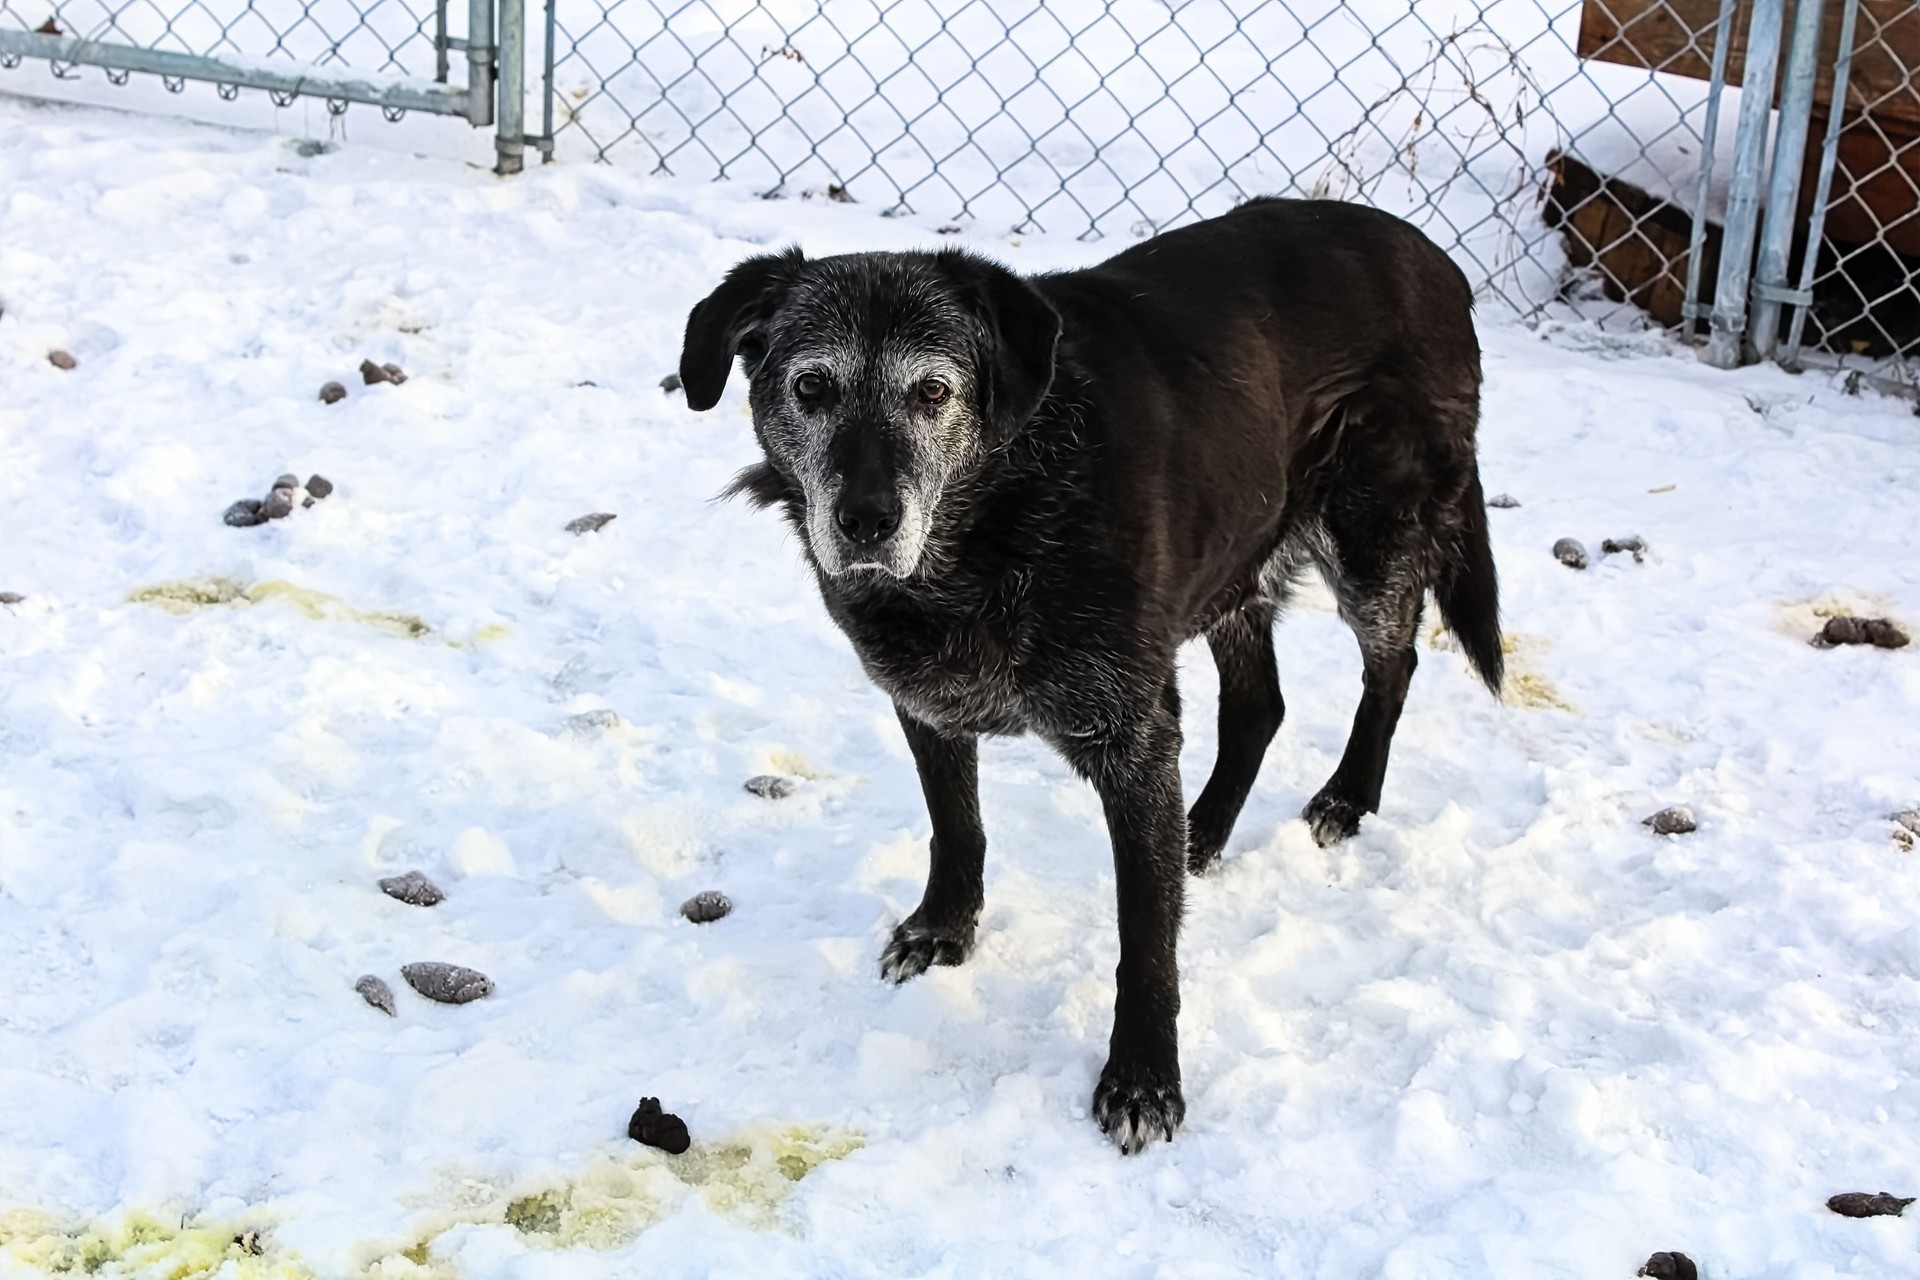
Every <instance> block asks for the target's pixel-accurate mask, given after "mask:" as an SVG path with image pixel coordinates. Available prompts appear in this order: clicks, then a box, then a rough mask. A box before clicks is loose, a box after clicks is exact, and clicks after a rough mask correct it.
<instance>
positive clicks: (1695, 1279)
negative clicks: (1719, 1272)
mask: <svg viewBox="0 0 1920 1280" xmlns="http://www.w3.org/2000/svg"><path fill="white" fill-rule="evenodd" d="M1634 1274H1635V1275H1642V1276H1647V1277H1649V1280H1700V1268H1698V1267H1696V1266H1694V1265H1693V1259H1692V1258H1689V1257H1688V1256H1687V1255H1686V1254H1684V1253H1664V1252H1663V1253H1656V1254H1654V1255H1653V1256H1652V1257H1651V1258H1648V1259H1647V1261H1646V1265H1645V1266H1642V1267H1641V1268H1640V1270H1639V1271H1637V1272H1635V1273H1634Z"/></svg>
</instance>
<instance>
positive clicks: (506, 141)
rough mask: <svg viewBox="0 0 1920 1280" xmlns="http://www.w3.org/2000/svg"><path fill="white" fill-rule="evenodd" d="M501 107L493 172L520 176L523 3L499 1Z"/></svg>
mask: <svg viewBox="0 0 1920 1280" xmlns="http://www.w3.org/2000/svg"><path fill="white" fill-rule="evenodd" d="M499 32H500V82H499V96H500V108H499V112H498V115H497V116H496V117H495V118H496V119H497V120H498V121H499V128H498V129H497V131H496V132H495V134H494V139H493V149H494V151H495V152H496V153H497V156H498V158H497V160H496V162H495V163H494V166H493V171H494V172H495V173H498V174H503V175H504V174H509V173H519V172H520V171H521V170H522V169H523V168H525V167H526V163H527V161H526V152H527V9H526V0H500V28H499Z"/></svg>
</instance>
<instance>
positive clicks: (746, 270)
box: [680, 245, 806, 409]
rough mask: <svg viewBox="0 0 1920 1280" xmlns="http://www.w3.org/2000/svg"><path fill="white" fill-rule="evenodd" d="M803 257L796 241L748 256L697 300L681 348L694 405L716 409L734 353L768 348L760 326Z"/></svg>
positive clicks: (754, 355)
mask: <svg viewBox="0 0 1920 1280" xmlns="http://www.w3.org/2000/svg"><path fill="white" fill-rule="evenodd" d="M804 261H806V259H805V258H804V257H803V256H802V255H801V253H800V249H799V246H797V245H796V246H795V247H793V248H791V249H788V250H787V251H786V252H785V253H765V254H761V255H760V256H758V257H754V258H748V259H747V260H746V261H745V262H742V263H741V264H740V265H739V266H737V267H735V268H734V269H733V270H731V271H729V272H727V278H726V279H725V280H722V281H721V282H720V287H719V288H717V289H715V290H714V291H713V292H712V293H710V294H708V295H707V296H706V297H705V298H703V299H701V300H700V302H699V303H698V304H696V305H695V307H694V308H693V310H692V312H690V313H689V314H688V316H687V338H686V341H685V343H684V344H682V346H681V348H680V386H681V387H682V389H684V390H685V391H686V393H687V405H688V407H689V408H693V409H711V408H713V406H714V405H716V404H718V403H719V402H720V393H721V392H722V391H725V390H726V389H727V374H728V373H729V372H731V371H732V369H733V357H734V356H735V355H737V354H739V353H740V352H741V351H742V350H743V349H744V350H745V352H746V354H747V356H748V357H749V358H750V359H756V360H757V359H758V358H759V355H761V354H764V353H765V347H766V344H765V342H764V341H763V340H762V339H761V338H760V336H759V329H760V326H761V325H762V324H764V323H765V322H766V319H767V317H768V316H770V315H772V314H773V312H774V311H775V309H777V308H778V306H779V304H780V298H781V296H782V295H784V294H785V293H786V291H787V289H788V288H789V287H790V286H791V285H792V283H793V275H794V269H795V268H797V267H798V266H799V265H800V264H801V263H802V262H804Z"/></svg>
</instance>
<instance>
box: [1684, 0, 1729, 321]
mask: <svg viewBox="0 0 1920 1280" xmlns="http://www.w3.org/2000/svg"><path fill="white" fill-rule="evenodd" d="M1738 4H1739V0H1720V17H1719V20H1718V21H1717V22H1715V23H1714V27H1713V64H1712V67H1711V69H1710V70H1709V71H1708V73H1707V84H1708V88H1707V119H1706V122H1705V123H1704V124H1702V125H1701V126H1700V183H1699V185H1698V186H1697V187H1695V188H1694V195H1693V228H1692V232H1691V235H1690V236H1689V238H1688V241H1687V296H1686V298H1685V300H1684V301H1683V302H1682V303H1681V305H1680V320H1681V330H1680V332H1681V337H1683V338H1684V339H1685V340H1686V341H1688V342H1692V341H1693V326H1694V322H1695V321H1696V320H1698V319H1700V317H1702V316H1704V315H1705V314H1706V311H1707V309H1706V308H1705V307H1703V306H1701V305H1700V259H1701V257H1702V256H1703V255H1704V254H1705V253H1706V248H1707V196H1708V193H1709V192H1711V191H1712V190H1713V152H1714V146H1715V144H1716V143H1717V142H1718V141H1719V138H1720V99H1721V98H1722V96H1724V94H1725V92H1726V88H1727V48H1728V46H1729V45H1731V44H1732V43H1733V13H1734V9H1735V8H1736V7H1737V6H1738Z"/></svg>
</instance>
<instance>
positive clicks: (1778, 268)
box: [1751, 0, 1826, 360]
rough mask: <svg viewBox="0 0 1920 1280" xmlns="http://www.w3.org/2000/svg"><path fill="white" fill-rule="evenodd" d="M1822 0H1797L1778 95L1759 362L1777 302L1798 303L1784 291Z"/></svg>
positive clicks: (1775, 334) (1757, 316)
mask: <svg viewBox="0 0 1920 1280" xmlns="http://www.w3.org/2000/svg"><path fill="white" fill-rule="evenodd" d="M1825 9H1826V5H1825V0H1797V7H1796V8H1795V9H1794V12H1793V45H1792V47H1791V49H1790V50H1789V52H1788V54H1787V77H1786V85H1785V87H1784V88H1783V89H1782V90H1781V92H1780V127H1779V128H1778V129H1777V130H1776V131H1775V133H1774V139H1773V174H1772V177H1771V178H1770V180H1769V182H1768V185H1767V217H1766V222H1765V224H1764V225H1763V226H1762V227H1761V230H1760V265H1759V266H1758V268H1757V269H1756V270H1755V273H1754V280H1753V323H1752V326H1751V332H1752V334H1753V348H1754V350H1755V351H1757V352H1759V353H1760V358H1761V359H1763V360H1764V359H1768V358H1770V357H1771V356H1772V355H1773V354H1774V344H1775V342H1776V341H1777V340H1778V338H1779V336H1780V304H1781V303H1782V302H1786V301H1794V300H1796V299H1794V298H1793V296H1792V295H1791V294H1790V293H1789V292H1788V290H1787V257H1788V255H1789V254H1791V253H1792V252H1793V224H1794V223H1795V222H1796V221H1797V220H1798V219H1799V214H1800V203H1799V197H1800V174H1801V170H1802V169H1804V168H1805V167H1806V156H1807V129H1808V128H1809V126H1810V121H1811V118H1812V114H1813V82H1814V79H1815V77H1816V75H1817V74H1818V72H1819V69H1820V35H1821V31H1820V19H1821V18H1822V17H1824V16H1825Z"/></svg>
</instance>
